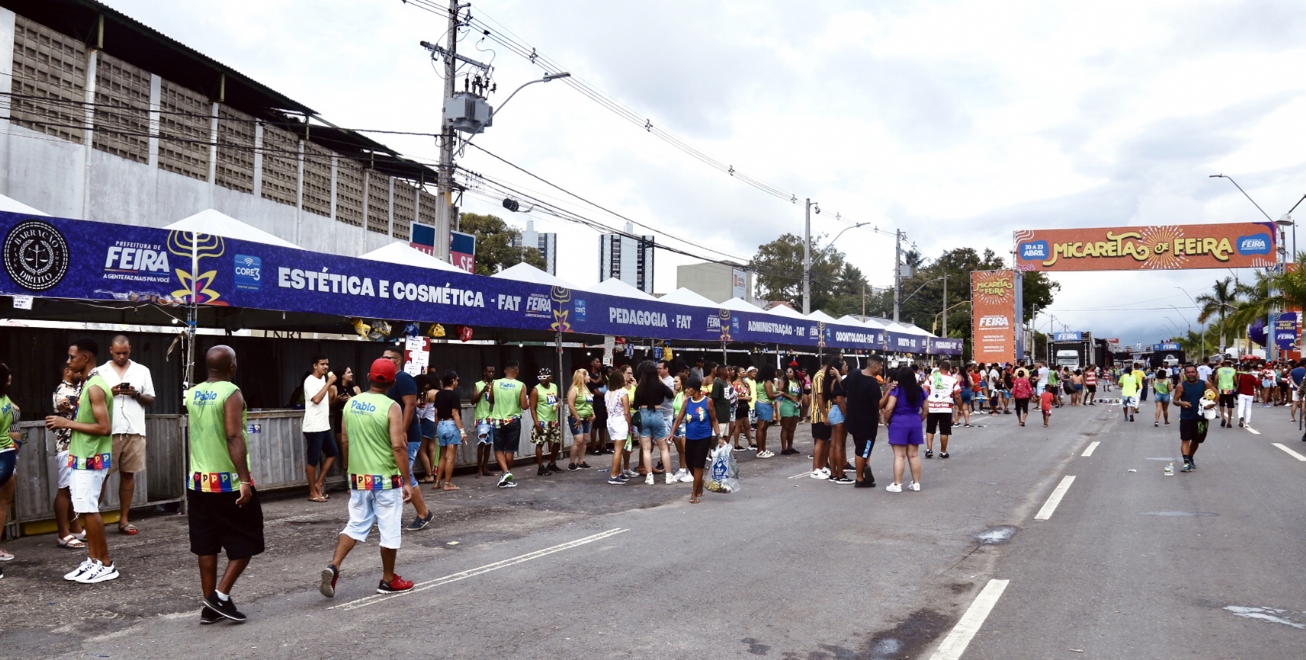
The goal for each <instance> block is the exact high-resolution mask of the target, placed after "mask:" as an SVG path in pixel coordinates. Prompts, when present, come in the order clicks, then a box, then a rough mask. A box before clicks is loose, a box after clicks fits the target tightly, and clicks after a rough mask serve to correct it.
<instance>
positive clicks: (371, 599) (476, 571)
mask: <svg viewBox="0 0 1306 660" xmlns="http://www.w3.org/2000/svg"><path fill="white" fill-rule="evenodd" d="M628 531H630V530H629V529H622V528H620V527H618V528H616V529H610V530H608V531H606V532H600V533H598V534H594V535H593V536H586V537H585V538H583V539H576V540H575V541H568V542H566V543H560V544H558V545H555V546H552V547H549V548H544V549H542V550H536V551H535V552H528V553H526V554H524V555H519V556H516V557H513V558H511V559H504V560H502V561H496V562H494V563H492V564H486V565H484V566H481V567H479V568H473V569H470V570H466V571H462V572H461V573H454V574H452V575H446V576H444V577H442V578H436V579H434V580H427V581H426V582H419V583H417V584H416V585H414V586H413V588H412V589H409V590H408V591H402V592H399V593H397V594H386V595H381V594H374V595H371V596H366V597H364V598H359V599H358V600H353V601H350V602H348V603H342V604H340V605H334V606H332V607H329V608H327V609H332V610H343V611H349V610H356V609H358V608H360V607H367V606H368V605H375V604H377V603H380V602H384V601H387V600H390V599H393V598H400V597H402V596H407V595H409V594H415V593H418V592H419V591H426V590H427V589H433V588H435V587H438V586H441V585H445V584H449V583H450V582H458V581H459V580H466V579H467V578H470V577H476V576H477V575H483V574H485V573H489V572H491V571H497V570H499V569H501V568H508V567H509V566H516V565H517V564H522V563H525V562H528V561H531V560H532V559H539V558H540V557H545V556H548V555H551V554H553V553H555V552H562V551H563V550H570V549H572V548H578V547H580V546H582V545H585V544H587V543H593V542H595V541H602V540H603V539H606V538H609V537H612V536H616V535H617V534H620V533H622V532H628Z"/></svg>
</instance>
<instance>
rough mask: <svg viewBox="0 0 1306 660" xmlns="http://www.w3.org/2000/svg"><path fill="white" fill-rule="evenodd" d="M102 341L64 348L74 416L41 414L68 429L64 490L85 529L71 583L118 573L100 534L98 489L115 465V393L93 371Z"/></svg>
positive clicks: (52, 424)
mask: <svg viewBox="0 0 1306 660" xmlns="http://www.w3.org/2000/svg"><path fill="white" fill-rule="evenodd" d="M99 352H100V345H99V344H97V343H96V342H95V340H93V339H80V340H78V341H77V342H76V343H74V344H73V345H72V346H69V347H68V369H69V372H70V377H72V378H75V379H77V382H83V381H84V384H83V385H82V393H81V395H80V396H79V397H78V399H77V414H76V415H74V416H73V418H72V419H67V418H65V417H59V416H57V415H51V416H50V417H46V418H45V427H46V428H48V429H69V430H71V431H72V432H73V433H72V442H71V443H70V444H69V445H68V466H69V467H71V468H72V470H73V472H72V476H71V477H70V478H69V480H68V490H69V492H70V493H71V495H72V500H73V513H75V514H77V515H79V516H81V518H82V527H83V529H85V530H86V555H87V557H86V561H83V562H82V564H81V566H78V567H77V569H76V570H74V571H72V572H70V573H68V574H67V575H64V576H63V578H64V579H65V580H68V581H70V582H80V583H82V584H95V583H97V582H105V581H107V580H115V579H117V578H118V569H117V568H116V567H114V565H113V561H112V560H111V559H110V558H109V541H108V539H106V538H105V536H104V521H103V520H102V519H101V518H100V491H101V490H102V488H103V486H104V479H105V477H107V476H108V474H109V467H110V466H111V465H112V464H113V458H112V457H113V436H112V435H111V434H112V432H113V394H112V393H111V392H110V388H109V384H108V383H106V382H104V378H102V377H101V376H100V375H99V374H97V373H95V372H94V369H95V355H96V353H99Z"/></svg>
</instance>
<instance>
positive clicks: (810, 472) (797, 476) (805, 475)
mask: <svg viewBox="0 0 1306 660" xmlns="http://www.w3.org/2000/svg"><path fill="white" fill-rule="evenodd" d="M810 476H812V471H811V470H808V471H806V472H799V473H798V474H795V475H794V476H792V477H789V478H790V479H798V478H801V477H810Z"/></svg>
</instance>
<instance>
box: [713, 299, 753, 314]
mask: <svg viewBox="0 0 1306 660" xmlns="http://www.w3.org/2000/svg"><path fill="white" fill-rule="evenodd" d="M718 306H719V307H720V308H721V309H732V310H734V311H736V312H761V311H762V308H761V307H758V306H757V305H754V304H753V303H750V302H748V301H747V300H744V299H743V298H731V299H730V300H727V301H725V302H723V303H721V304H720V305H718Z"/></svg>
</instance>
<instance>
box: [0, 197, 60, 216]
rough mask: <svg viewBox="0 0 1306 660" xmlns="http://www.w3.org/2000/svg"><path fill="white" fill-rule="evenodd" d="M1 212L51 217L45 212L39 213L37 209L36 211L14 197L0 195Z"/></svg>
mask: <svg viewBox="0 0 1306 660" xmlns="http://www.w3.org/2000/svg"><path fill="white" fill-rule="evenodd" d="M0 211H4V212H6V213H24V214H27V215H44V216H48V215H50V214H49V213H46V212H45V211H38V210H37V209H34V208H32V207H30V206H28V205H26V204H24V203H22V202H20V201H18V200H16V199H14V198H12V197H5V196H4V195H0Z"/></svg>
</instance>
